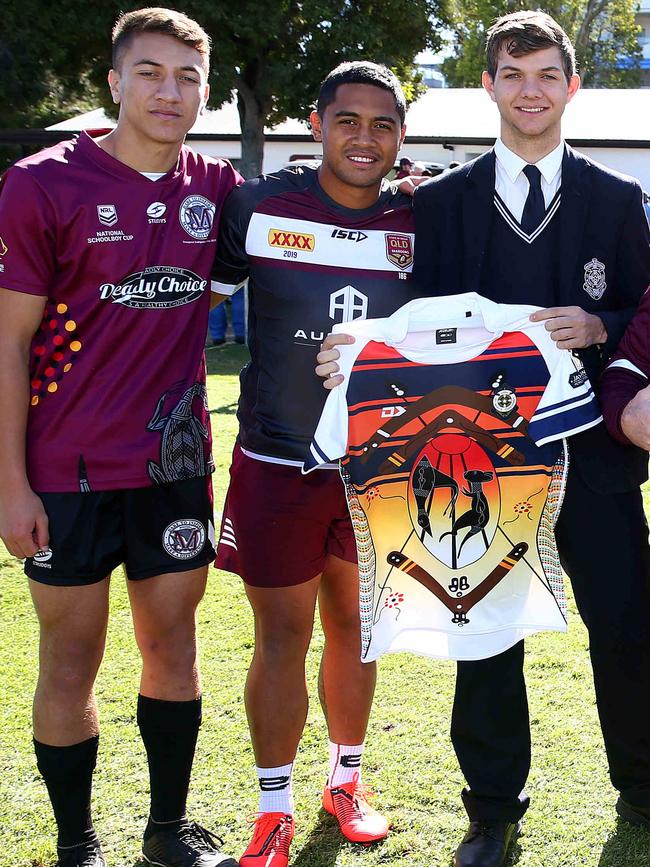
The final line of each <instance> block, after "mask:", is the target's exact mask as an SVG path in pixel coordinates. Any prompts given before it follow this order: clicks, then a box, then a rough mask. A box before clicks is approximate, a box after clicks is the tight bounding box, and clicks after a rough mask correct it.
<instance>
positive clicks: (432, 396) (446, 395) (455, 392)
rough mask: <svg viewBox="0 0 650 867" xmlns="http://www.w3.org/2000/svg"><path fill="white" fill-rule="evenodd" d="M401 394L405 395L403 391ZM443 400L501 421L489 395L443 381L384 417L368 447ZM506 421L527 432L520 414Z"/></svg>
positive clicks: (502, 420) (525, 424) (514, 428)
mask: <svg viewBox="0 0 650 867" xmlns="http://www.w3.org/2000/svg"><path fill="white" fill-rule="evenodd" d="M400 390H401V389H400ZM404 397H406V395H405V396H404ZM445 404H447V405H451V406H466V407H469V408H471V409H475V410H477V412H483V413H485V414H486V415H489V416H491V417H492V418H496V419H498V420H499V421H500V422H504V419H503V418H502V417H501V416H499V415H498V414H497V413H496V412H495V410H494V406H493V404H492V398H491V397H489V396H487V395H484V394H477V393H476V392H475V391H472V390H471V389H469V388H462V387H461V386H459V385H444V386H442V388H436V389H435V390H434V391H430V392H429V393H428V394H425V395H424V396H423V397H421V398H420V399H419V400H416V401H414V402H413V403H409V404H407V405H405V406H404V412H403V413H402V414H401V415H399V416H396V417H395V418H392V419H390V420H389V421H387V422H386V423H385V424H384V425H382V426H381V427H380V428H379V429H378V430H377V432H376V433H375V434H374V435H373V437H372V438H371V439H370V440H368V447H369V448H370V449H372V448H376V447H377V446H378V445H379V444H380V443H381V442H383V440H385V439H388V438H389V437H391V436H392V435H393V434H394V433H395V432H396V431H398V430H399V429H400V428H402V427H404V425H407V424H408V423H409V422H411V421H413V419H416V418H418V417H419V416H422V415H423V414H424V413H427V412H429V411H430V410H432V409H435V408H436V407H439V406H444V405H445ZM506 424H508V425H509V426H510V427H511V428H513V430H517V431H519V432H521V433H523V434H527V433H528V421H527V420H526V419H525V418H524V417H523V416H522V415H516V416H514V418H512V419H508V421H507V422H506ZM362 460H363V459H362Z"/></svg>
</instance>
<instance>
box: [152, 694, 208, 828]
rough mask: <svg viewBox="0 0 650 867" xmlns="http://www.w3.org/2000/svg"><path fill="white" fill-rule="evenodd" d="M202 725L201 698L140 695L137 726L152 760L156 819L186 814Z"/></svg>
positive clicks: (153, 817) (180, 816)
mask: <svg viewBox="0 0 650 867" xmlns="http://www.w3.org/2000/svg"><path fill="white" fill-rule="evenodd" d="M200 725H201V699H200V698H197V699H194V700H193V701H161V700H160V699H157V698H147V697H146V696H144V695H139V696H138V726H139V727H140V734H141V736H142V740H143V741H144V746H145V749H146V751H147V758H148V759H149V782H150V786H151V811H150V812H151V818H152V819H153V820H154V822H174V821H176V820H178V819H182V818H183V817H184V816H185V804H186V801H187V792H188V789H189V787H190V774H191V773H192V761H193V759H194V750H195V748H196V739H197V737H198V734H199V726H200Z"/></svg>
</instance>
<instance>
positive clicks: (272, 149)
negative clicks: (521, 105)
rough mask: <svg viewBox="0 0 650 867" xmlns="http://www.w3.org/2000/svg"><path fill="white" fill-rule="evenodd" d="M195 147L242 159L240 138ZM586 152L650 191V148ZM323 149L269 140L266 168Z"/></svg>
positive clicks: (442, 157) (421, 150) (434, 155)
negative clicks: (636, 179)
mask: <svg viewBox="0 0 650 867" xmlns="http://www.w3.org/2000/svg"><path fill="white" fill-rule="evenodd" d="M192 147H193V148H194V149H195V150H197V151H200V152H201V153H204V154H208V155H210V156H221V157H226V158H228V159H231V158H232V159H239V158H240V157H241V147H240V144H239V142H234V141H233V142H230V141H227V142H218V141H217V142H212V141H194V142H192ZM486 150H489V147H488V146H487V145H483V146H482V145H455V146H454V149H453V150H448V149H446V148H443V146H442V145H427V144H414V145H410V144H408V143H407V144H406V145H405V146H404V147H403V148H402V150H401V152H400V155H402V156H404V155H406V156H408V157H410V158H411V159H412V160H421V161H422V162H432V163H442V164H443V165H444V166H447V165H449V163H450V162H451V161H452V160H458V162H461V163H465V162H467V161H468V160H471V159H474V157H476V156H478V155H479V154H481V153H483V152H484V151H486ZM580 150H581V152H582V153H584V154H585V156H588V157H589V158H590V159H592V160H596V162H599V163H602V164H603V165H605V166H608V167H609V168H611V169H615V170H616V171H617V172H623V174H626V175H632V176H633V177H635V178H638V179H639V180H640V181H641V186H642V187H643V188H644V190H648V191H649V192H650V151H648V150H644V149H642V148H581V149H580ZM321 153H322V149H321V145H320V144H318V143H316V142H277V141H267V142H266V145H265V148H264V171H265V172H266V173H267V174H268V173H270V172H274V171H277V170H278V169H280V168H282V166H284V165H286V164H287V163H288V162H289V160H290V159H291V157H292V156H294V155H296V154H301V155H304V156H307V155H310V154H313V155H315V156H316V155H319V154H321Z"/></svg>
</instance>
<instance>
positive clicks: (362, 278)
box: [213, 168, 413, 466]
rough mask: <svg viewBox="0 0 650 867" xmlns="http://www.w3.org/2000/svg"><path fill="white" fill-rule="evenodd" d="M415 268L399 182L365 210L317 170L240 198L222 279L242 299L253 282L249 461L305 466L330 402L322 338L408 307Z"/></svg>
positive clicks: (227, 217) (249, 185)
mask: <svg viewBox="0 0 650 867" xmlns="http://www.w3.org/2000/svg"><path fill="white" fill-rule="evenodd" d="M412 266H413V225H412V216H411V200H410V197H409V196H404V195H403V194H401V193H397V192H396V191H395V190H394V188H392V187H390V186H389V185H386V186H385V187H384V189H383V190H382V192H381V195H380V197H379V200H378V201H377V203H376V204H375V205H373V206H372V207H371V208H367V209H365V210H354V209H349V208H344V207H342V206H340V205H338V204H337V203H336V202H334V201H332V199H330V198H329V196H327V195H326V194H325V192H324V191H323V190H322V188H321V186H320V184H319V183H318V176H317V171H316V170H315V169H308V168H292V169H284V170H282V171H280V172H278V173H277V174H275V175H268V176H262V177H260V178H256V179H255V180H251V181H247V182H246V183H245V184H243V185H242V186H241V187H239V188H238V189H237V190H235V191H234V192H233V193H232V195H231V196H230V197H229V198H228V201H227V202H226V204H225V206H224V210H223V215H222V222H221V228H220V234H219V243H218V245H217V258H216V261H215V268H214V271H213V278H214V280H215V281H217V285H218V284H219V283H221V284H225V286H224V291H226V292H232V290H233V288H234V285H236V284H239V283H241V282H242V281H243V280H245V279H246V278H247V277H248V276H249V275H250V280H249V284H248V299H249V319H248V339H249V346H250V353H251V361H250V363H249V364H248V365H247V366H246V367H245V368H244V370H243V371H242V373H241V396H240V400H239V409H238V418H239V425H240V428H239V440H240V444H241V446H242V447H243V449H244V451H245V452H246V453H247V454H250V455H252V456H253V457H257V458H260V459H262V460H270V461H272V462H274V463H284V464H293V465H296V466H302V462H303V460H304V459H305V456H306V454H307V450H308V447H309V443H310V442H311V438H312V436H313V433H314V430H315V428H316V423H317V421H318V418H319V416H320V412H321V410H322V407H323V404H324V402H325V397H326V394H325V391H324V390H323V387H322V385H321V380H320V379H319V378H318V377H317V376H316V374H315V373H314V367H315V358H316V353H317V352H318V348H319V346H320V343H321V341H322V340H323V339H324V337H325V336H326V335H327V334H329V332H330V331H331V330H332V327H333V326H334V324H335V323H340V322H348V321H351V320H357V319H366V318H368V317H382V316H388V315H389V314H390V313H392V312H393V311H394V310H395V309H396V308H397V307H399V306H400V305H402V304H404V303H405V302H406V301H408V300H410V299H411V298H412V297H413V295H412V293H411V291H410V287H411V279H410V278H411V270H412Z"/></svg>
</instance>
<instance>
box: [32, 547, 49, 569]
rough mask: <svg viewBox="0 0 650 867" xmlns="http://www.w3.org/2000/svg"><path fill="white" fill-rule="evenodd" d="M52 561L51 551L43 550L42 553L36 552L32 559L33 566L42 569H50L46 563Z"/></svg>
mask: <svg viewBox="0 0 650 867" xmlns="http://www.w3.org/2000/svg"><path fill="white" fill-rule="evenodd" d="M51 559H52V549H51V548H44V549H43V550H42V551H37V552H36V553H35V554H34V556H33V557H32V562H33V564H34V566H40V567H41V568H42V569H51V568H52V566H51V564H50V563H49V562H48V561H49V560H51Z"/></svg>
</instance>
